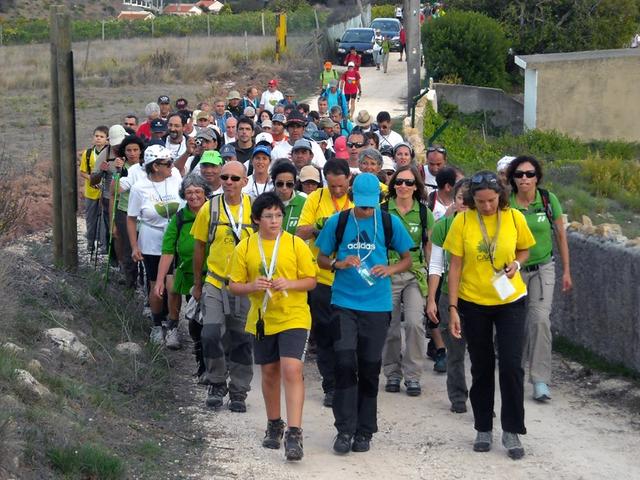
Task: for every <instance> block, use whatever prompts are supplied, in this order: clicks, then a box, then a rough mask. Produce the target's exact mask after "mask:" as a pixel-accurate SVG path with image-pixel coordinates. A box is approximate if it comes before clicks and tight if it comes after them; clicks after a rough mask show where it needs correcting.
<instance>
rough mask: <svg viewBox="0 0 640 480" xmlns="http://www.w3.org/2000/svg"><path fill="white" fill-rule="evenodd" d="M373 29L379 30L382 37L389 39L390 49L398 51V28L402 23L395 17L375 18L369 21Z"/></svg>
mask: <svg viewBox="0 0 640 480" xmlns="http://www.w3.org/2000/svg"><path fill="white" fill-rule="evenodd" d="M370 26H371V28H373V30H374V31H375V30H380V33H381V34H382V36H383V37H389V38H390V39H391V51H392V52H399V51H400V29H401V28H402V24H401V23H400V20H398V19H397V18H376V19H374V20H373V21H372V22H371V25H370Z"/></svg>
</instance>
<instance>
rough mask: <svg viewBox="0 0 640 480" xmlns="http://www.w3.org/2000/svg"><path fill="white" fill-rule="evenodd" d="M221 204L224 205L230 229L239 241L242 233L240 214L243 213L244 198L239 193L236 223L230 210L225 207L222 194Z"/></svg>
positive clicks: (225, 202)
mask: <svg viewBox="0 0 640 480" xmlns="http://www.w3.org/2000/svg"><path fill="white" fill-rule="evenodd" d="M222 206H223V207H224V213H226V214H227V218H228V219H229V225H230V226H231V230H232V231H233V234H234V235H235V237H236V240H237V241H238V242H239V241H240V236H241V235H242V218H243V216H242V214H243V213H244V198H243V196H242V195H240V211H239V212H238V223H236V219H235V218H233V215H231V210H230V209H229V208H227V201H226V200H225V199H224V195H223V196H222Z"/></svg>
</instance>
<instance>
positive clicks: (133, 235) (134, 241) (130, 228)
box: [127, 216, 142, 262]
mask: <svg viewBox="0 0 640 480" xmlns="http://www.w3.org/2000/svg"><path fill="white" fill-rule="evenodd" d="M137 222H138V219H137V217H131V216H128V217H127V233H128V234H129V244H130V245H131V258H132V259H133V260H134V261H135V262H140V261H142V252H140V248H139V247H138V232H137V230H136V227H137Z"/></svg>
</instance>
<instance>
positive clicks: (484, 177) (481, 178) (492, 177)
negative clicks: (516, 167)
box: [471, 173, 498, 185]
mask: <svg viewBox="0 0 640 480" xmlns="http://www.w3.org/2000/svg"><path fill="white" fill-rule="evenodd" d="M471 183H472V184H474V185H480V184H481V183H488V184H490V185H497V184H498V177H497V176H496V174H495V173H476V174H475V175H474V176H473V177H471Z"/></svg>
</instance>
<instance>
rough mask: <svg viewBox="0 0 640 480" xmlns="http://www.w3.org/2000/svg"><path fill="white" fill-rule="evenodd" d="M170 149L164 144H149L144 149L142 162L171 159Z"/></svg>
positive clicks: (146, 163)
mask: <svg viewBox="0 0 640 480" xmlns="http://www.w3.org/2000/svg"><path fill="white" fill-rule="evenodd" d="M172 158H173V157H172V156H171V150H169V149H168V148H167V147H165V146H164V145H149V146H148V147H147V148H146V149H145V151H144V164H145V165H149V164H150V163H153V162H155V161H156V160H171V159H172Z"/></svg>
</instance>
